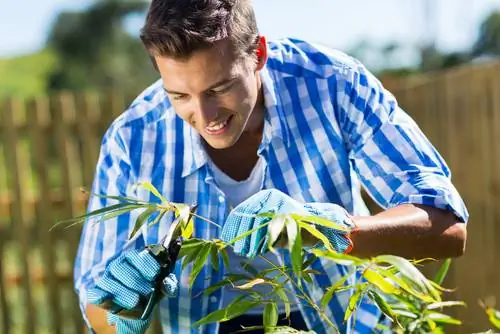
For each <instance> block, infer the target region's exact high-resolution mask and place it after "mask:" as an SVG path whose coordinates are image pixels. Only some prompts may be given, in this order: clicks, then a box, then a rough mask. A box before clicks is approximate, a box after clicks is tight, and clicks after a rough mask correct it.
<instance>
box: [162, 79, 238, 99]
mask: <svg viewBox="0 0 500 334" xmlns="http://www.w3.org/2000/svg"><path fill="white" fill-rule="evenodd" d="M236 79H237V78H236V77H230V78H226V79H222V80H220V81H217V82H216V83H215V84H213V85H212V86H210V87H208V88H207V89H206V90H210V89H214V88H217V87H219V86H223V85H227V84H230V83H232V82H233V81H235V80H236ZM163 90H164V91H165V92H167V93H168V94H171V95H184V94H186V93H181V92H176V91H175V90H169V89H167V88H165V87H163Z"/></svg>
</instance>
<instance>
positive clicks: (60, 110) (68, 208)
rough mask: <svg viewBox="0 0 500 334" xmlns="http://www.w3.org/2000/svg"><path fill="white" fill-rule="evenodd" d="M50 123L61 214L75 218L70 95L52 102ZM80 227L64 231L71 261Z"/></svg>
mask: <svg viewBox="0 0 500 334" xmlns="http://www.w3.org/2000/svg"><path fill="white" fill-rule="evenodd" d="M53 102H54V104H53V107H54V108H53V115H54V117H53V120H54V122H53V124H54V130H55V136H56V141H57V144H58V158H59V163H60V165H61V168H62V173H61V174H62V175H61V176H62V188H63V191H64V193H65V194H66V200H65V201H64V210H63V212H64V215H65V216H66V217H67V218H71V217H75V216H76V215H77V214H79V212H77V211H78V208H77V205H76V201H75V194H74V192H75V189H77V188H79V186H80V184H81V180H80V179H79V178H81V176H80V177H79V176H78V173H77V172H76V171H77V170H81V164H80V160H79V157H78V156H77V154H76V153H77V150H76V148H75V144H74V140H72V138H71V137H70V133H71V132H70V131H68V127H67V123H69V122H72V121H73V120H74V119H75V117H76V116H75V115H76V110H75V100H74V97H73V95H72V94H69V93H62V94H60V95H57V96H56V97H55V98H54V100H53ZM79 230H80V229H79V228H77V227H74V228H71V229H68V230H66V235H67V237H66V239H67V240H68V246H69V257H70V259H71V260H72V261H73V260H74V259H75V257H76V252H77V245H78V243H79V236H78V234H79ZM71 299H72V301H73V303H72V306H73V309H72V310H71V311H72V318H73V328H74V329H75V332H76V333H81V332H82V330H83V319H82V316H81V313H80V310H79V308H78V307H77V306H78V300H77V296H76V295H75V294H74V293H72V294H71Z"/></svg>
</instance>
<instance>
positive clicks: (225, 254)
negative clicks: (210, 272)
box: [219, 248, 229, 269]
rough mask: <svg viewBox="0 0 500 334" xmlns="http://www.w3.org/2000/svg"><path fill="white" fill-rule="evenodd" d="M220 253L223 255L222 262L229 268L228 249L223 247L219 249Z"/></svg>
mask: <svg viewBox="0 0 500 334" xmlns="http://www.w3.org/2000/svg"><path fill="white" fill-rule="evenodd" d="M219 253H220V255H221V257H222V262H223V263H224V266H225V267H226V268H228V269H229V255H228V254H227V249H226V248H223V249H221V250H219Z"/></svg>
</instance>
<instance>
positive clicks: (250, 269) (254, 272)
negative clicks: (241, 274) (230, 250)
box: [240, 262, 259, 276]
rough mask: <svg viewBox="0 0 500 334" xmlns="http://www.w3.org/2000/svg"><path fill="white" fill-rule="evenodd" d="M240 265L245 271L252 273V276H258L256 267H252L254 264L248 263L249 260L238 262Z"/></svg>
mask: <svg viewBox="0 0 500 334" xmlns="http://www.w3.org/2000/svg"><path fill="white" fill-rule="evenodd" d="M240 266H241V268H243V269H244V270H245V271H246V272H248V273H250V274H252V275H253V276H259V272H258V271H257V269H255V268H254V266H252V265H251V264H250V262H240Z"/></svg>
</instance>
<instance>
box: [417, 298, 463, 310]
mask: <svg viewBox="0 0 500 334" xmlns="http://www.w3.org/2000/svg"><path fill="white" fill-rule="evenodd" d="M465 305H466V304H465V302H462V301H454V300H449V301H445V302H437V303H432V304H429V305H427V309H428V310H435V309H438V308H443V307H450V306H465Z"/></svg>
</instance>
